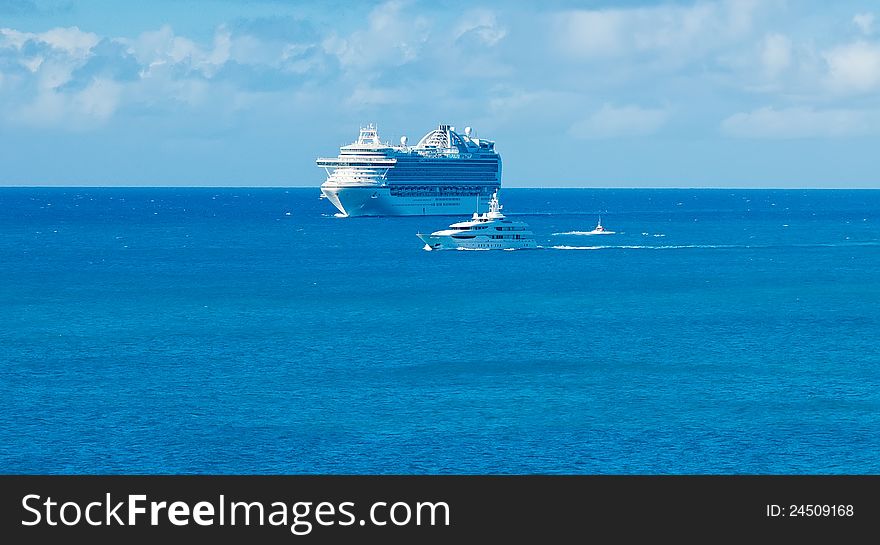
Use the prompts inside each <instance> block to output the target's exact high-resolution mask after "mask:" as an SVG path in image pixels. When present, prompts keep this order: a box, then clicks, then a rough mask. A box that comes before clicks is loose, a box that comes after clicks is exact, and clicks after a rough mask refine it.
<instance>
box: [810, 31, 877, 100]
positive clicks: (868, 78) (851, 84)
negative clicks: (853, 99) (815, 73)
mask: <svg viewBox="0 0 880 545" xmlns="http://www.w3.org/2000/svg"><path fill="white" fill-rule="evenodd" d="M823 56H824V58H825V61H826V62H827V63H828V85H829V87H830V88H831V89H832V90H834V91H837V92H842V93H864V92H869V91H874V90H876V89H877V88H880V45H878V44H877V43H871V42H865V41H857V42H853V43H850V44H846V45H842V46H839V47H835V48H833V49H831V50H830V51H827V52H825V54H824V55H823Z"/></svg>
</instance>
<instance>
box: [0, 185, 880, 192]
mask: <svg viewBox="0 0 880 545" xmlns="http://www.w3.org/2000/svg"><path fill="white" fill-rule="evenodd" d="M65 188H67V189H73V188H77V189H314V190H320V189H321V188H320V186H307V185H291V186H287V185H176V184H175V185H128V184H120V185H94V184H59V185H53V184H9V185H4V184H0V189H65ZM500 189H600V190H612V189H654V190H664V189H675V190H681V189H698V190H706V189H708V190H721V191H726V190H768V191H780V190H791V191H811V190H819V191H837V190H841V191H877V190H880V185H878V186H876V187H852V186H847V187H839V186H838V187H830V186H810V187H791V186H763V187H758V186H687V185H682V186H509V187H501V188H500Z"/></svg>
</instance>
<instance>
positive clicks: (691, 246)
mask: <svg viewBox="0 0 880 545" xmlns="http://www.w3.org/2000/svg"><path fill="white" fill-rule="evenodd" d="M852 246H860V247H865V246H872V247H877V246H880V242H843V243H828V244H821V243H817V244H765V245H749V244H675V245H665V246H649V245H615V246H551V248H553V249H554V250H691V249H702V250H765V249H775V248H845V247H852Z"/></svg>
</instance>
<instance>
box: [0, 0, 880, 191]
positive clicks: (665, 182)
mask: <svg viewBox="0 0 880 545" xmlns="http://www.w3.org/2000/svg"><path fill="white" fill-rule="evenodd" d="M121 6H124V7H121ZM367 122H375V123H377V124H378V126H379V129H380V135H381V136H382V138H383V139H385V140H389V141H397V140H398V139H399V137H400V136H401V135H407V136H409V138H410V141H413V140H416V139H418V138H419V137H420V136H421V135H422V134H423V133H425V132H427V131H428V130H429V129H431V128H433V127H434V126H435V125H436V124H438V123H450V124H452V125H455V126H456V127H459V128H463V127H464V126H472V127H474V129H475V132H476V134H477V136H479V137H482V138H489V139H493V140H495V141H496V142H497V147H498V149H499V151H500V152H501V153H502V157H503V160H504V178H503V182H504V184H505V185H506V186H508V187H514V186H524V187H541V186H555V187H559V186H586V187H873V188H878V187H880V153H878V152H877V150H878V149H880V2H877V1H868V0H862V1H841V2H820V1H811V0H789V1H782V0H717V1H715V0H705V1H697V2H693V1H679V2H648V1H644V2H599V1H593V2H590V1H583V2H566V1H561V0H560V1H548V2H537V1H536V2H480V1H477V0H475V1H472V2H459V1H443V2H438V1H436V0H435V1H429V2H420V1H416V0H412V1H390V2H341V1H337V2H304V1H284V0H274V1H273V0H249V1H233V0H177V1H171V0H153V1H151V2H143V3H134V2H118V1H109V0H93V1H86V0H83V1H67V0H0V185H33V184H36V185H217V186H228V185H234V186H249V185H256V186H317V185H319V184H320V183H321V182H322V181H323V170H321V169H318V168H317V167H316V166H315V164H314V159H315V157H317V156H319V155H335V153H336V151H337V148H338V146H340V145H342V144H345V143H348V142H350V141H351V140H353V139H354V138H355V137H356V136H357V129H358V126H359V125H361V124H365V123H367Z"/></svg>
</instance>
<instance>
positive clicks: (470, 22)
mask: <svg viewBox="0 0 880 545" xmlns="http://www.w3.org/2000/svg"><path fill="white" fill-rule="evenodd" d="M453 35H454V36H455V39H456V40H459V39H461V38H462V37H464V36H474V37H476V39H477V40H478V41H479V42H480V43H482V44H483V45H488V46H490V47H491V46H494V45H496V44H497V43H498V42H500V41H501V40H502V39H503V38H504V37H505V36H506V35H507V29H505V28H504V27H502V26H500V25H499V24H498V21H497V19H496V17H495V13H494V12H492V11H489V10H485V9H480V10H473V11H469V12H467V13H465V14H464V16H463V17H462V18H461V21H460V22H459V23H458V25H456V27H455V31H454V32H453Z"/></svg>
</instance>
